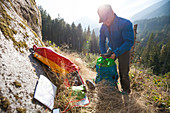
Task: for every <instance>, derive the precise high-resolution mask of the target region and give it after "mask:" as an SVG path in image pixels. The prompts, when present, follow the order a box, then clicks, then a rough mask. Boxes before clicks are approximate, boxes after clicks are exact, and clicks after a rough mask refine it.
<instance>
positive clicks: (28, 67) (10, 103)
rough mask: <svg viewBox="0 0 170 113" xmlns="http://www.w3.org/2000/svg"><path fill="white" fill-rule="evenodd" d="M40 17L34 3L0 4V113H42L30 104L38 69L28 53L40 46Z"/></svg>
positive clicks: (15, 0)
mask: <svg viewBox="0 0 170 113" xmlns="http://www.w3.org/2000/svg"><path fill="white" fill-rule="evenodd" d="M41 37H42V36H41V16H40V12H39V10H38V8H37V6H36V3H35V0H0V81H1V82H0V112H1V113H3V112H11V113H16V112H18V111H23V112H28V113H35V112H45V109H46V108H44V107H43V106H42V105H41V104H40V103H38V102H36V101H33V94H34V90H35V86H36V83H37V80H38V77H39V76H40V74H44V72H43V70H42V68H41V65H40V64H39V63H38V62H37V61H36V60H35V59H33V58H32V56H31V55H30V52H29V48H31V47H32V46H33V45H34V44H36V45H39V46H41V44H42V43H41Z"/></svg>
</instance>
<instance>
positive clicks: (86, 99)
mask: <svg viewBox="0 0 170 113" xmlns="http://www.w3.org/2000/svg"><path fill="white" fill-rule="evenodd" d="M86 104H89V100H88V98H87V96H85V97H84V99H83V100H81V101H79V102H78V103H77V104H76V105H78V106H83V105H86Z"/></svg>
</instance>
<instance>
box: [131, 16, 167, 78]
mask: <svg viewBox="0 0 170 113" xmlns="http://www.w3.org/2000/svg"><path fill="white" fill-rule="evenodd" d="M169 17H170V16H165V17H159V18H153V19H149V20H141V21H136V23H137V24H138V26H139V28H138V31H139V34H138V36H137V38H138V39H137V40H138V41H140V43H139V44H136V48H135V51H136V53H135V60H134V62H138V63H140V65H144V68H151V69H152V70H153V73H154V74H156V75H159V74H165V73H167V72H170V60H169V59H170V49H169V48H170V36H169V29H170V21H169Z"/></svg>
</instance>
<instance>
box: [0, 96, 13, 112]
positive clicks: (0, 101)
mask: <svg viewBox="0 0 170 113" xmlns="http://www.w3.org/2000/svg"><path fill="white" fill-rule="evenodd" d="M10 104H11V103H10V101H9V100H8V98H7V97H4V96H1V95H0V107H1V108H2V109H3V110H5V111H6V110H7V109H8V107H9V106H10Z"/></svg>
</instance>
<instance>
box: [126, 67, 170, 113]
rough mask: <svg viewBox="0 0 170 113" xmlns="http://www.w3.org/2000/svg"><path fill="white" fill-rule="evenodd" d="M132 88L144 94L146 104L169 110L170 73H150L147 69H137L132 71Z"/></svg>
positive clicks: (161, 109)
mask: <svg viewBox="0 0 170 113" xmlns="http://www.w3.org/2000/svg"><path fill="white" fill-rule="evenodd" d="M129 76H130V79H131V89H132V90H135V91H136V92H139V94H144V95H142V97H143V98H144V99H145V102H146V103H145V104H146V105H154V106H155V107H157V108H158V110H160V111H165V110H168V109H169V107H170V101H169V100H170V98H169V96H168V89H169V85H170V73H166V74H165V75H163V76H154V75H149V74H148V73H147V71H144V70H140V71H139V70H137V71H135V72H130V74H129Z"/></svg>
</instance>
